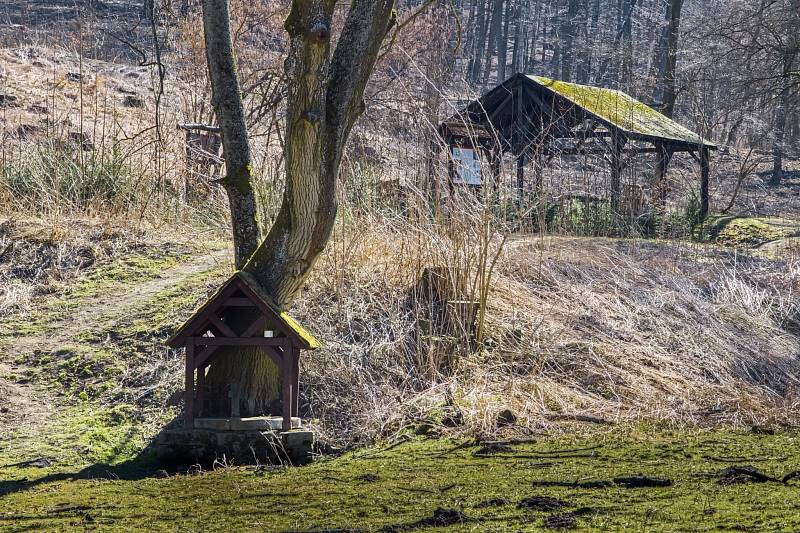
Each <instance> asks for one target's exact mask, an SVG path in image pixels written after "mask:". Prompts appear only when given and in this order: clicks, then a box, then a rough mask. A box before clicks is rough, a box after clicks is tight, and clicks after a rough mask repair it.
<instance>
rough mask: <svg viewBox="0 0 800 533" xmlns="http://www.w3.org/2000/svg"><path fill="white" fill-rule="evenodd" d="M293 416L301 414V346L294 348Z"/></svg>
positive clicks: (292, 358) (292, 360)
mask: <svg viewBox="0 0 800 533" xmlns="http://www.w3.org/2000/svg"><path fill="white" fill-rule="evenodd" d="M291 363H292V416H300V415H299V414H298V413H299V412H300V348H297V347H293V348H292V357H291Z"/></svg>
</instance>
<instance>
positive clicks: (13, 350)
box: [0, 250, 228, 443]
mask: <svg viewBox="0 0 800 533" xmlns="http://www.w3.org/2000/svg"><path fill="white" fill-rule="evenodd" d="M227 257H228V251H227V250H219V251H214V252H211V253H209V254H206V255H201V256H194V257H193V258H192V259H191V260H190V261H187V262H183V263H180V264H178V265H176V266H174V267H172V268H169V269H167V270H164V271H163V272H161V273H160V274H159V275H158V276H157V277H155V278H153V279H150V280H147V281H144V282H142V283H139V284H137V285H135V286H134V287H133V288H130V281H128V282H120V283H119V286H116V285H114V286H112V287H111V288H109V290H108V291H104V292H103V293H102V294H97V295H95V296H90V297H88V298H85V299H83V300H82V301H81V304H80V307H79V308H77V309H76V310H74V311H73V312H71V313H70V314H69V315H68V316H65V317H63V318H60V319H58V320H55V321H53V322H51V323H50V324H48V326H47V328H46V331H45V332H43V333H39V334H35V335H20V336H15V335H13V334H12V335H11V336H9V337H7V338H5V339H1V340H0V443H2V442H3V441H5V440H8V439H9V438H10V436H11V433H12V432H14V433H16V436H19V434H20V433H22V434H24V435H25V436H28V437H35V436H36V435H39V434H41V432H42V431H43V430H44V429H45V428H46V427H47V425H48V423H49V422H50V421H51V419H52V417H53V415H54V413H55V412H56V411H57V409H56V407H57V405H58V403H59V400H58V398H57V397H56V395H55V394H54V393H53V391H51V390H49V389H48V388H47V386H46V384H45V383H37V382H36V381H34V380H31V381H26V380H25V379H24V377H23V379H19V378H18V377H19V376H26V375H27V371H29V370H32V369H30V368H29V367H28V366H27V365H26V364H25V363H24V362H23V359H25V358H24V357H21V356H24V355H26V354H31V353H34V352H36V351H37V350H53V349H58V348H59V347H60V346H63V345H65V344H75V343H80V342H81V341H78V340H76V338H77V337H78V336H79V335H80V334H82V333H86V332H91V331H93V330H96V329H97V328H98V327H99V326H100V325H102V326H104V327H108V326H109V325H114V324H117V323H119V322H120V321H123V320H130V319H131V317H135V316H136V315H137V314H140V313H141V312H142V311H143V310H145V309H146V306H147V305H148V302H149V301H150V300H151V299H152V298H153V297H154V296H156V295H157V294H159V293H160V292H162V291H164V290H166V289H168V288H170V287H173V286H178V285H180V284H181V283H182V282H184V281H185V280H187V279H189V278H191V277H192V276H195V275H197V274H200V273H201V272H204V271H206V270H208V269H210V268H213V267H214V266H219V265H220V264H222V263H224V262H225V261H226V260H227ZM115 288H116V289H119V290H120V292H115ZM11 376H17V379H10V378H11ZM16 436H15V438H16Z"/></svg>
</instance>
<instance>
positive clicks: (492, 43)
mask: <svg viewBox="0 0 800 533" xmlns="http://www.w3.org/2000/svg"><path fill="white" fill-rule="evenodd" d="M489 27H490V30H489V49H488V51H487V53H486V66H485V67H484V69H483V84H484V85H486V83H487V82H488V81H489V75H490V74H491V72H492V58H493V57H494V55H495V51H496V50H497V42H498V39H499V38H501V37H498V36H502V29H503V0H494V2H493V7H492V22H491V24H490V26H489Z"/></svg>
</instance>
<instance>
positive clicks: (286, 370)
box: [280, 347, 293, 431]
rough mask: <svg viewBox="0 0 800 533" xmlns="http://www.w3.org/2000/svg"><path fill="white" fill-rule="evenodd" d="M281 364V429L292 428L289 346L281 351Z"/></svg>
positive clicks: (291, 366)
mask: <svg viewBox="0 0 800 533" xmlns="http://www.w3.org/2000/svg"><path fill="white" fill-rule="evenodd" d="M283 355H284V357H283V364H282V365H281V366H280V369H281V403H282V406H283V430H284V431H289V430H290V429H292V373H293V372H292V369H293V365H292V364H291V361H290V359H291V355H292V349H291V347H289V348H288V349H285V350H284V352H283Z"/></svg>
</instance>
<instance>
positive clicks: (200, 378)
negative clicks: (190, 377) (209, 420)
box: [195, 366, 206, 417]
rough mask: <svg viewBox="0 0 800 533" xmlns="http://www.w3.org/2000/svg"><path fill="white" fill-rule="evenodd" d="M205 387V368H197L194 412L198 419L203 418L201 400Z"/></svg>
mask: <svg viewBox="0 0 800 533" xmlns="http://www.w3.org/2000/svg"><path fill="white" fill-rule="evenodd" d="M205 387H206V369H205V367H202V366H198V367H197V385H196V389H197V395H196V399H197V402H196V406H195V411H196V414H197V416H198V417H200V416H203V398H204V396H205Z"/></svg>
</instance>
